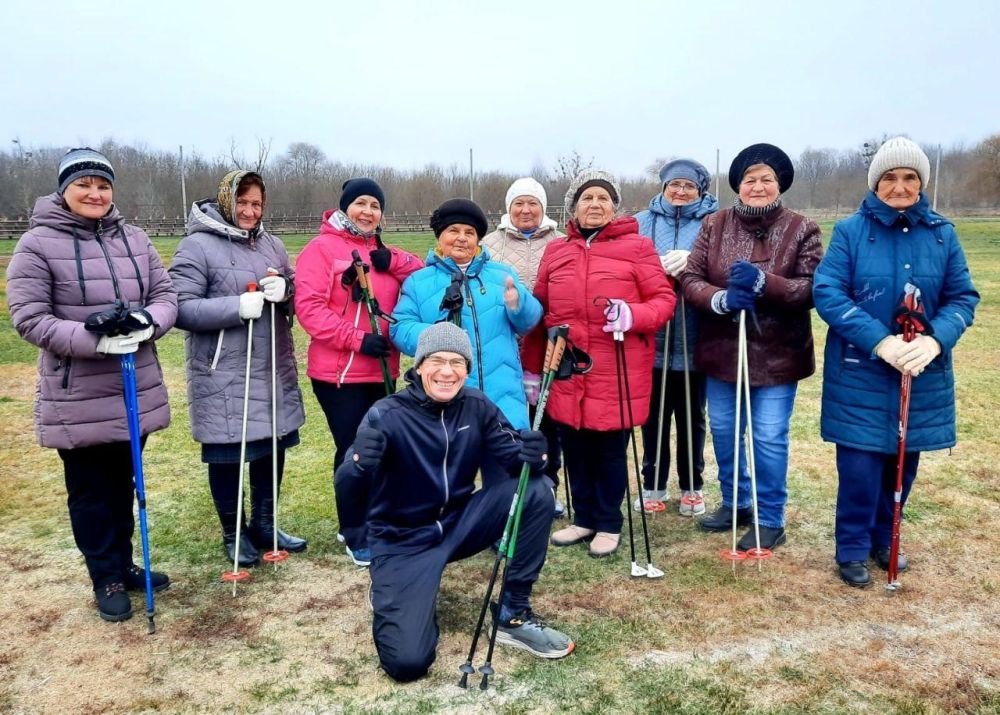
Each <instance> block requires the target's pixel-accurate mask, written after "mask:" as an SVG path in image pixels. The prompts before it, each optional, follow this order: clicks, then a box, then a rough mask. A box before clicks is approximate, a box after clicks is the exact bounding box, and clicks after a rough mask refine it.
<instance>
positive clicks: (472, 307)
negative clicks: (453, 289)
mask: <svg viewBox="0 0 1000 715" xmlns="http://www.w3.org/2000/svg"><path fill="white" fill-rule="evenodd" d="M482 284H483V282H482V281H479V285H482ZM465 286H466V295H468V296H469V312H470V313H472V332H473V333H475V335H476V365H477V366H478V367H479V389H480V390H481V391H482V392H486V388H485V387H483V345H482V342H481V340H480V339H479V316H478V315H476V301H475V300H473V298H472V284H471V283H470V282H469V278H468V274H466V276H465Z"/></svg>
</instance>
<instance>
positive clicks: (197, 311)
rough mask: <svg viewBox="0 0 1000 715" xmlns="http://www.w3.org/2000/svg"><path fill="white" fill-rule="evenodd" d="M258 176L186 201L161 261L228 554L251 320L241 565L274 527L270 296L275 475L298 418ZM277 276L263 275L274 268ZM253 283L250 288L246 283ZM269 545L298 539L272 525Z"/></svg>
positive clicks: (286, 298) (285, 320)
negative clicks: (169, 253)
mask: <svg viewBox="0 0 1000 715" xmlns="http://www.w3.org/2000/svg"><path fill="white" fill-rule="evenodd" d="M265 192H266V189H265V187H264V181H263V179H262V178H261V177H260V175H258V174H256V173H253V172H249V171H232V172H230V173H228V174H226V176H225V177H224V178H223V180H222V183H221V184H220V185H219V194H218V197H217V198H216V199H205V200H204V201H199V202H196V203H195V204H194V205H193V206H192V207H191V214H190V215H189V216H188V222H187V237H186V238H185V239H184V240H183V241H181V243H180V245H179V246H178V247H177V252H176V253H175V254H174V259H173V263H172V264H171V266H170V277H171V278H172V279H173V281H174V287H175V288H176V290H177V300H178V304H179V309H178V316H177V327H179V328H182V329H183V330H186V331H188V335H187V339H186V341H185V347H186V355H187V377H188V404H189V406H190V410H191V431H192V433H193V434H194V438H195V440H197V441H198V442H200V443H201V446H202V447H201V459H202V461H203V462H206V463H207V464H208V483H209V487H210V488H211V491H212V499H213V500H214V501H215V508H216V511H217V512H218V514H219V521H220V522H221V523H222V543H223V546H224V547H225V550H226V553H227V554H228V556H229V559H230V561H232V559H233V558H234V551H235V548H236V514H237V488H238V486H239V480H240V478H241V474H242V470H241V466H242V465H240V463H239V462H240V436H241V431H242V419H243V388H244V384H245V369H246V351H247V330H246V323H244V321H246V320H249V319H252V320H253V321H254V332H253V346H252V352H253V354H252V355H251V358H250V394H249V397H248V399H249V401H250V406H249V411H248V418H247V419H248V423H247V447H246V461H247V462H249V463H250V505H251V516H250V526H249V528H248V529H244V528H243V526H242V524H241V525H240V527H241V528H240V564H241V565H243V566H253V565H254V564H256V563H257V562H258V560H259V558H260V553H259V551H258V550H259V549H265V548H266V549H270V548H271V545H272V539H273V530H274V494H273V489H272V478H271V469H272V460H271V365H270V359H271V353H270V349H269V345H270V335H271V325H270V321H271V311H270V310H264V303H265V302H272V303H275V304H276V305H277V310H276V311H275V321H276V325H275V339H276V341H277V348H276V355H277V360H276V362H277V406H278V480H279V484H280V480H281V477H282V474H283V472H284V466H285V450H286V449H288V448H290V447H294V446H295V445H297V444H298V443H299V433H298V428H299V427H301V426H302V423H303V422H304V421H305V413H304V412H303V409H302V393H301V392H300V391H299V382H298V371H297V369H296V366H295V350H294V346H293V344H292V331H291V314H292V305H293V302H292V301H291V297H292V293H293V289H294V282H293V277H294V276H293V273H292V267H291V264H290V263H289V260H288V253H287V252H286V251H285V246H284V245H283V244H282V243H281V241H280V240H279V239H278V238H276V237H274V236H272V235H271V234H269V233H268V232H267V231H265V230H264V228H263V226H262V224H261V216H262V215H263V212H264V202H265V198H266V193H265ZM275 272H276V275H269V274H270V273H275ZM251 282H253V283H257V284H259V286H260V288H261V290H260V291H254V292H250V291H248V290H247V284H248V283H251ZM278 548H279V549H284V550H285V551H293V552H294V551H303V550H304V549H305V548H306V541H305V539H300V538H298V537H295V536H291V535H290V534H286V533H285V532H283V531H280V530H279V531H278Z"/></svg>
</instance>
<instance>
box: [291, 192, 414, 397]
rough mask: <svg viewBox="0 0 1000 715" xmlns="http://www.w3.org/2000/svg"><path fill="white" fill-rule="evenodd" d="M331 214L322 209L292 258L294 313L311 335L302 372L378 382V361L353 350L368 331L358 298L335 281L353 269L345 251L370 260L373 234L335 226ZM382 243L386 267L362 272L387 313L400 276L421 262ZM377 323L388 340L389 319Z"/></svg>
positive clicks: (394, 359) (394, 361)
mask: <svg viewBox="0 0 1000 715" xmlns="http://www.w3.org/2000/svg"><path fill="white" fill-rule="evenodd" d="M334 213H335V212H334V211H327V212H326V213H325V214H323V224H322V226H320V230H319V235H318V236H316V237H315V238H313V239H312V240H311V241H309V243H308V244H307V245H306V247H305V248H304V249H303V250H302V253H300V254H299V257H298V260H297V261H296V263H295V314H296V315H297V316H298V318H299V322H301V323H302V327H303V329H304V330H305V331H306V332H307V333H309V336H310V338H311V341H310V343H309V360H308V366H307V369H306V374H308V375H309V377H311V378H314V379H316V380H322V381H323V382H330V383H334V384H337V385H341V384H344V383H358V382H382V368H381V366H380V364H379V361H378V360H377V359H375V358H373V357H369V356H367V355H363V354H362V353H361V352H359V351H360V349H361V341H362V340H363V339H364V336H365V334H366V333H370V332H372V329H371V321H370V320H369V318H368V310H367V308H366V307H365V305H364V303H355V302H354V301H352V300H351V290H350V289H349V288H345V287H344V286H343V285H341V283H340V279H341V276H342V275H343V274H344V271H346V270H348V269H350V270H354V268H353V267H352V263H353V260H352V258H351V251H353V250H355V249H357V250H358V252H359V253H360V254H361V260H363V261H364V262H365V263H369V264H370V263H371V261H370V259H369V257H368V254H369V253H370V252H371V251H373V250H374V249H375V248H376V245H375V239H374V238H363V237H361V236H356V235H354V234H352V233H351V232H349V231H348V230H347V229H345V228H340V227H338V226H339V222H338V221H337V217H336V216H333V215H334ZM331 216H333V221H332V222H331ZM387 248H389V250H390V251H391V252H392V262H391V263H390V264H389V270H388V271H387V272H385V273H383V272H380V271H376V270H375V269H374V268H373V269H372V270H371V272H370V273H369V274H368V276H369V278H370V279H371V286H372V290H373V292H374V294H375V299H376V300H377V301H378V305H379V308H380V309H381V310H382V312H384V313H385V314H387V315H388V314H391V313H392V311H393V309H394V308H395V307H396V301H397V300H398V299H399V289H400V286H402V284H403V281H404V280H406V277H407V276H409V275H410V274H411V273H413V272H414V271H417V270H419V269H421V268H423V267H424V263H423V261H421V260H420V259H419V258H417V257H416V256H414V255H413V254H412V253H407V252H406V251H403V250H402V249H399V248H396V247H395V246H387ZM379 324H380V325H381V326H382V333H383V334H384V335H385V336H386V339H387V340H388V336H389V324H388V323H387V322H386V321H385V320H384V319H382V318H379ZM389 370H390V372H391V373H392V377H393V379H395V378H397V377H399V351H398V350H396V349H395V348H393V349H392V352H391V353H390V355H389Z"/></svg>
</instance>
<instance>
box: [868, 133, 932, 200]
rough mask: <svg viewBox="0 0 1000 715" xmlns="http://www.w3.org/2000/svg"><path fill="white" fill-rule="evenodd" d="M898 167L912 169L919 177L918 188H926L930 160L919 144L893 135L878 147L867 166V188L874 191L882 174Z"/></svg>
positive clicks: (929, 173) (929, 176) (929, 175)
mask: <svg viewBox="0 0 1000 715" xmlns="http://www.w3.org/2000/svg"><path fill="white" fill-rule="evenodd" d="M900 168H906V169H913V170H914V171H915V172H917V176H919V177H920V189H921V190H923V189H926V188H927V181H928V180H929V179H930V178H931V161H930V159H928V158H927V155H926V154H924V150H923V149H921V148H920V145H919V144H917V143H916V142H914V141H910V140H909V139H907V138H906V137H894V138H893V139H890V140H889V141H887V142H886V143H885V144H883V145H882V146H881V147H879V150H878V151H877V152H876V153H875V156H874V157H873V158H872V163H871V166H869V167H868V188H869V189H871V190H872V191H875V189H876V188H877V187H878V181H879V179H881V178H882V174H884V173H885V172H887V171H890V170H891V169H900Z"/></svg>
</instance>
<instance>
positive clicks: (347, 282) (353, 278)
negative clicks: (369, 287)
mask: <svg viewBox="0 0 1000 715" xmlns="http://www.w3.org/2000/svg"><path fill="white" fill-rule="evenodd" d="M340 285H342V286H344V287H345V288H350V289H351V300H353V301H354V302H355V303H360V302H361V299H362V298H363V296H362V294H361V284H360V283H358V272H357V271H356V270H355V269H354V266H351V267H350V268H348V269H347V270H346V271H344V272H343V273H341V274H340Z"/></svg>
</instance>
